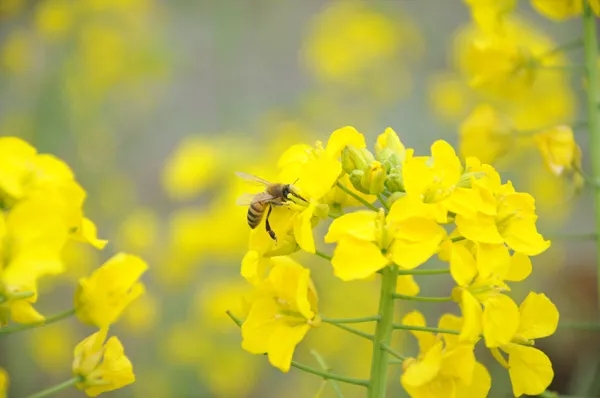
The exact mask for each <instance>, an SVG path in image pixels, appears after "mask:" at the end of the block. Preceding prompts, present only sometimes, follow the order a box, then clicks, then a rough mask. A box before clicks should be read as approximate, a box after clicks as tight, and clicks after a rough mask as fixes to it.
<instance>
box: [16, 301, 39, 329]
mask: <svg viewBox="0 0 600 398" xmlns="http://www.w3.org/2000/svg"><path fill="white" fill-rule="evenodd" d="M10 317H11V318H12V320H13V322H16V323H22V324H30V323H37V322H42V321H43V320H44V319H45V318H44V316H43V315H42V314H40V313H39V312H37V311H36V310H35V308H33V306H32V305H31V303H30V302H28V301H27V300H17V301H13V302H11V303H10Z"/></svg>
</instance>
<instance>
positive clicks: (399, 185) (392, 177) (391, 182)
mask: <svg viewBox="0 0 600 398" xmlns="http://www.w3.org/2000/svg"><path fill="white" fill-rule="evenodd" d="M385 187H386V188H387V189H388V191H390V192H404V184H403V182H402V174H400V173H398V172H392V173H390V174H389V175H388V176H387V178H386V180H385Z"/></svg>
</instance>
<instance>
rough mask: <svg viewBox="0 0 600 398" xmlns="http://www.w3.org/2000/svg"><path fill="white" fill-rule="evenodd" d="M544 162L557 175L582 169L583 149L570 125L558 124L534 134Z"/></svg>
mask: <svg viewBox="0 0 600 398" xmlns="http://www.w3.org/2000/svg"><path fill="white" fill-rule="evenodd" d="M534 138H535V143H536V144H537V147H538V149H539V151H540V153H541V154H542V158H543V159H544V163H545V164H546V166H547V167H548V169H549V170H550V171H551V172H552V173H553V174H555V175H557V176H560V175H562V174H563V173H564V172H565V171H571V170H573V169H575V171H578V170H580V169H581V149H580V148H579V145H577V143H576V142H575V136H574V134H573V130H572V129H571V128H570V127H569V126H564V125H563V126H556V127H553V128H551V129H549V130H546V131H543V132H541V133H538V134H536V135H535V136H534Z"/></svg>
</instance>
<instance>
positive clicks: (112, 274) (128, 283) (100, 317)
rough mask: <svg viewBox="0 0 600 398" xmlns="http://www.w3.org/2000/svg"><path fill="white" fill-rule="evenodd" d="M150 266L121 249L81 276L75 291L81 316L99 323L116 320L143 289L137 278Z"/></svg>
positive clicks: (83, 318)
mask: <svg viewBox="0 0 600 398" xmlns="http://www.w3.org/2000/svg"><path fill="white" fill-rule="evenodd" d="M147 268H148V266H147V265H146V263H145V262H144V261H143V260H142V259H140V258H139V257H137V256H134V255H131V254H125V253H118V254H116V255H114V256H113V257H112V258H110V259H109V260H108V261H106V262H105V263H104V264H103V265H102V266H101V267H100V268H98V269H96V270H95V271H94V272H93V273H92V275H91V276H90V277H89V278H81V279H80V280H79V287H78V289H77V292H76V293H75V309H76V314H77V317H78V318H79V320H80V321H81V322H83V323H86V324H92V325H96V326H98V327H105V326H109V325H111V324H113V323H114V322H116V321H117V319H118V318H119V316H120V315H121V313H122V312H123V311H124V310H125V308H127V306H128V305H129V304H130V303H131V302H132V301H133V300H135V299H136V298H138V297H139V296H140V295H141V294H142V293H143V292H144V285H143V284H142V283H141V282H139V281H138V279H139V278H140V276H141V275H142V274H143V273H144V272H145V271H146V269H147Z"/></svg>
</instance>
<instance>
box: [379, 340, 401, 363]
mask: <svg viewBox="0 0 600 398" xmlns="http://www.w3.org/2000/svg"><path fill="white" fill-rule="evenodd" d="M381 348H383V349H384V350H386V351H387V352H389V353H390V354H391V355H392V356H393V357H395V358H396V359H399V360H401V361H405V360H406V357H405V356H404V355H402V354H400V353H399V352H398V351H396V350H394V349H393V348H392V347H390V346H389V345H387V344H382V345H381ZM388 363H389V362H388Z"/></svg>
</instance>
